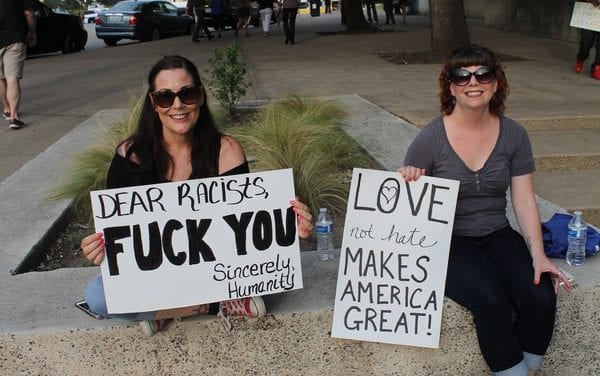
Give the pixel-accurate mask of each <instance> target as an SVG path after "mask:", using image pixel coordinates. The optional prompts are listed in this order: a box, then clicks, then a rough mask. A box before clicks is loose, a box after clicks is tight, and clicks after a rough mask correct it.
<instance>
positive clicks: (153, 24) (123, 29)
mask: <svg viewBox="0 0 600 376" xmlns="http://www.w3.org/2000/svg"><path fill="white" fill-rule="evenodd" d="M193 24H194V20H193V18H192V17H190V16H189V15H187V14H185V10H184V9H180V8H177V7H176V6H175V5H173V3H170V2H167V1H161V0H139V1H130V0H127V1H121V2H119V3H117V4H115V5H114V6H113V7H112V8H110V9H108V10H106V11H103V12H100V13H98V17H96V36H97V37H98V38H99V39H102V40H103V41H104V43H105V44H106V45H107V46H114V45H115V44H117V42H118V41H119V40H121V39H134V40H142V41H147V40H157V39H160V38H163V37H166V36H170V35H177V34H190V33H191V31H192V28H193Z"/></svg>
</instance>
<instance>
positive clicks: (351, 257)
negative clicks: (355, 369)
mask: <svg viewBox="0 0 600 376" xmlns="http://www.w3.org/2000/svg"><path fill="white" fill-rule="evenodd" d="M458 185H459V182H458V181H454V180H447V179H439V178H432V177H421V178H420V179H419V180H417V181H416V182H411V183H406V182H404V180H403V178H402V177H401V176H400V174H398V173H395V172H384V171H374V170H364V169H354V173H353V176H352V184H351V186H350V195H349V199H348V209H347V211H346V222H345V225H344V237H343V240H342V249H341V257H340V265H339V270H338V281H337V288H336V298H335V306H334V314H333V327H332V331H331V335H332V336H333V337H338V338H348V339H356V340H364V341H373V342H385V343H393V344H404V345H413V346H422V347H433V348H436V347H438V346H439V336H440V326H441V318H442V303H443V297H444V284H445V279H446V268H447V265H448V253H449V249H450V236H451V232H452V225H453V221H454V211H455V208H456V197H457V194H458Z"/></svg>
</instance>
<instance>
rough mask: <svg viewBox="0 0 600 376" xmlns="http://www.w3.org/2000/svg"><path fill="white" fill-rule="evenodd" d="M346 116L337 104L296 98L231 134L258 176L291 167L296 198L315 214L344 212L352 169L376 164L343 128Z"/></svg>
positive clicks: (270, 106) (274, 104) (275, 104)
mask: <svg viewBox="0 0 600 376" xmlns="http://www.w3.org/2000/svg"><path fill="white" fill-rule="evenodd" d="M346 116H347V114H346V112H345V111H344V110H343V109H342V108H341V107H340V106H339V105H338V104H337V103H335V102H334V101H331V100H325V99H313V98H301V97H299V96H292V97H290V98H287V99H283V100H279V101H276V102H271V103H270V104H268V105H267V106H265V107H264V108H263V109H262V110H261V112H260V113H259V115H258V119H257V120H256V121H255V122H254V123H253V124H251V125H249V126H244V127H236V128H232V129H229V130H228V132H229V133H230V134H232V135H233V136H234V137H235V138H236V139H238V140H239V141H240V143H241V144H242V146H243V147H244V150H245V151H246V153H247V154H248V157H249V159H250V162H251V164H250V165H251V169H252V170H253V171H264V170H274V169H282V168H292V169H293V171H294V185H295V191H296V195H297V196H299V197H300V198H301V200H302V201H303V202H305V203H306V204H307V205H308V206H309V207H310V209H311V211H312V213H313V214H315V215H316V213H318V212H319V207H327V208H328V209H329V210H330V212H333V213H334V214H341V213H343V212H345V209H346V202H347V198H348V191H349V183H350V178H351V170H352V168H353V167H373V166H374V165H375V164H374V162H373V161H372V160H371V159H370V157H369V156H368V155H367V154H366V153H364V151H363V150H362V149H361V148H360V146H359V145H358V144H356V143H355V142H354V140H352V139H351V138H350V137H349V136H347V135H346V134H345V133H344V132H343V131H342V130H341V128H340V124H341V123H342V121H343V120H344V118H345V117H346Z"/></svg>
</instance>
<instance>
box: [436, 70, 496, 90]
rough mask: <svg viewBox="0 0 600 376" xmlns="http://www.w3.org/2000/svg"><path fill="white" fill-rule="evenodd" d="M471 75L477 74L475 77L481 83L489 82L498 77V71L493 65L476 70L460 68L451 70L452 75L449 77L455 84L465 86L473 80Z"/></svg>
mask: <svg viewBox="0 0 600 376" xmlns="http://www.w3.org/2000/svg"><path fill="white" fill-rule="evenodd" d="M471 76H475V79H476V80H477V82H479V83H480V84H489V83H490V82H492V81H494V80H495V79H496V71H495V70H494V68H492V67H481V68H479V69H477V70H476V71H475V72H469V71H468V70H466V69H463V68H459V69H455V70H453V71H452V72H450V77H448V78H449V79H450V81H451V82H452V83H453V84H454V85H458V86H465V85H467V84H468V83H469V82H471Z"/></svg>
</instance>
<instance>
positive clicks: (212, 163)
mask: <svg viewBox="0 0 600 376" xmlns="http://www.w3.org/2000/svg"><path fill="white" fill-rule="evenodd" d="M178 68H182V69H185V71H186V72H188V73H189V74H190V75H191V76H192V79H193V81H194V85H195V86H198V87H202V90H204V87H203V86H202V81H201V80H200V74H199V73H198V69H197V68H196V66H195V65H194V63H192V62H191V61H190V60H188V59H186V58H184V57H182V56H178V55H170V56H165V57H163V58H162V59H160V60H159V61H158V62H157V63H156V64H154V66H153V67H152V69H151V70H150V73H149V74H148V91H147V92H146V96H145V98H144V104H143V107H142V111H141V114H140V119H139V122H138V125H137V129H136V131H135V133H134V135H133V136H132V137H131V139H130V140H129V141H130V146H129V148H128V150H127V154H126V157H127V159H131V156H132V154H134V155H135V157H136V158H137V160H138V161H139V165H140V169H139V173H140V175H141V176H140V178H141V183H142V184H152V183H160V182H165V181H167V180H168V179H167V176H166V175H167V172H168V171H169V167H170V166H171V165H172V163H173V161H172V160H171V157H170V156H169V154H168V153H167V150H166V149H165V145H164V142H163V133H162V123H161V121H160V119H159V117H158V114H157V113H156V111H155V110H154V107H153V106H152V102H151V100H150V95H149V93H151V92H154V91H155V90H156V87H155V80H156V76H157V75H158V74H159V73H160V72H161V71H163V70H170V69H178ZM204 98H205V99H204V101H203V102H202V103H201V104H200V105H199V106H200V107H199V111H200V116H199V118H198V121H197V122H196V125H195V126H194V128H193V131H192V139H191V144H192V145H191V146H192V154H191V159H192V160H191V162H192V175H191V176H190V178H194V179H196V178H205V177H212V176H217V175H218V174H219V151H220V149H221V137H222V135H221V133H220V132H219V131H218V130H217V128H216V126H215V124H214V120H213V117H212V115H211V113H210V110H209V109H208V103H207V99H206V92H205V93H204Z"/></svg>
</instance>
